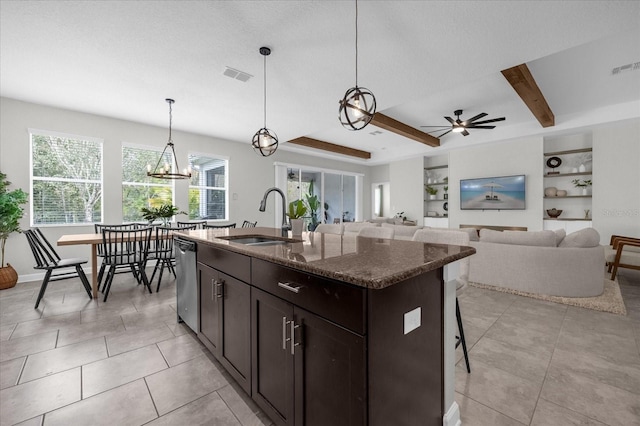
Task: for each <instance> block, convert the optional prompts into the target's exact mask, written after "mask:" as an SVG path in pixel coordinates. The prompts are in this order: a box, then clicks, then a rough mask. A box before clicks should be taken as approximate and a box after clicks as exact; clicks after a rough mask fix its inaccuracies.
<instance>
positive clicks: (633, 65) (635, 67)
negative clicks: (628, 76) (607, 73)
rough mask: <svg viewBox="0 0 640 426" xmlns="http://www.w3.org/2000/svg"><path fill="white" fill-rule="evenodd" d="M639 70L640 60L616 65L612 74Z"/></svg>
mask: <svg viewBox="0 0 640 426" xmlns="http://www.w3.org/2000/svg"><path fill="white" fill-rule="evenodd" d="M637 70H640V62H634V63H631V64H626V65H622V66H619V67H615V68H614V69H612V70H611V74H613V75H618V74H622V73H624V72H627V71H637Z"/></svg>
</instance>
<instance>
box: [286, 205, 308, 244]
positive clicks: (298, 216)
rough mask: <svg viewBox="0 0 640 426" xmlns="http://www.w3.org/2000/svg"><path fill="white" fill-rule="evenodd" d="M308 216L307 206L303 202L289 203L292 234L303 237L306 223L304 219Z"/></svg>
mask: <svg viewBox="0 0 640 426" xmlns="http://www.w3.org/2000/svg"><path fill="white" fill-rule="evenodd" d="M305 214H307V206H305V205H304V202H303V201H302V200H294V201H292V202H290V203H289V214H288V216H289V220H290V221H291V232H292V233H293V235H302V227H303V226H304V221H303V220H302V217H303V216H304V215H305Z"/></svg>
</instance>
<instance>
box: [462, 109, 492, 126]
mask: <svg viewBox="0 0 640 426" xmlns="http://www.w3.org/2000/svg"><path fill="white" fill-rule="evenodd" d="M487 115H488V114H487V113H486V112H481V113H480V114H478V115H476V116H475V117H471V118H470V119H468V120H464V123H465V124H467V123H473V122H474V121H476V120H479V119H481V118H482V117H486V116H487Z"/></svg>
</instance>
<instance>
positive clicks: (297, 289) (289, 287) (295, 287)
mask: <svg viewBox="0 0 640 426" xmlns="http://www.w3.org/2000/svg"><path fill="white" fill-rule="evenodd" d="M278 287H282V288H284V289H285V290H289V291H291V292H293V293H296V294H298V293H300V289H301V288H302V286H301V285H300V284H291V283H283V282H280V281H278Z"/></svg>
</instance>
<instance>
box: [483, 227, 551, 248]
mask: <svg viewBox="0 0 640 426" xmlns="http://www.w3.org/2000/svg"><path fill="white" fill-rule="evenodd" d="M480 242H483V243H498V244H515V245H521V246H538V247H556V233H555V232H553V231H495V230H493V229H484V228H483V229H481V230H480Z"/></svg>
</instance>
